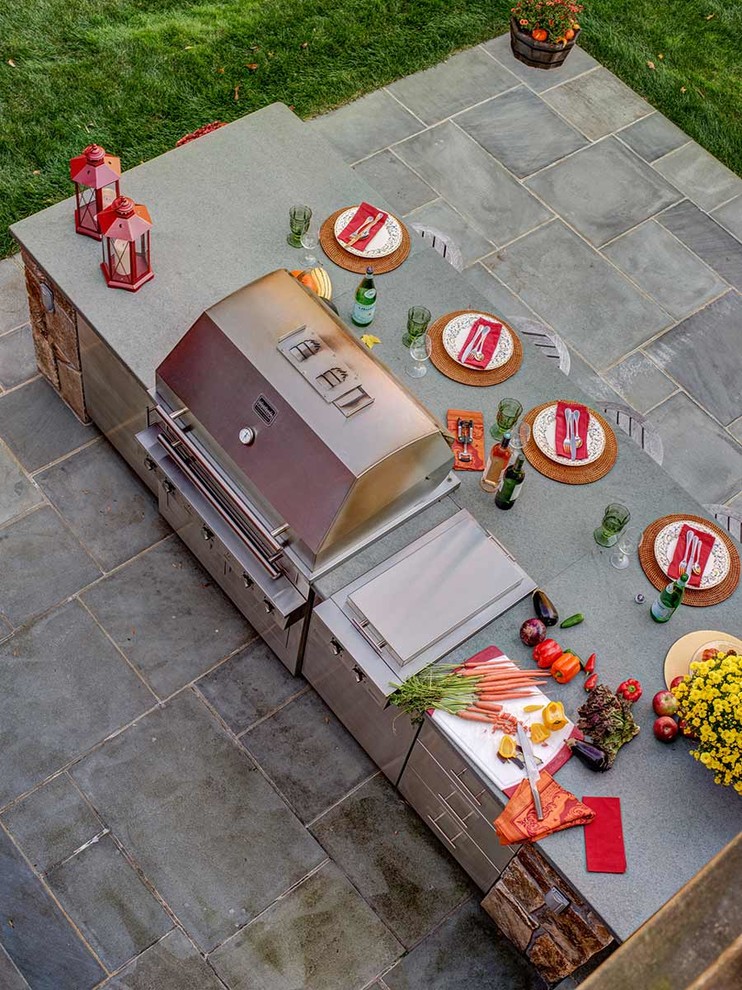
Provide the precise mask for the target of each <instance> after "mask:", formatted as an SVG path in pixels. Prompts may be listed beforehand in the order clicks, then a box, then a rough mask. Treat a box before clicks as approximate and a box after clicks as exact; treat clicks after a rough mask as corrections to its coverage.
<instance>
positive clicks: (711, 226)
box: [0, 200, 742, 401]
mask: <svg viewBox="0 0 742 990" xmlns="http://www.w3.org/2000/svg"><path fill="white" fill-rule="evenodd" d="M657 219H658V221H659V222H660V223H661V224H662V226H663V227H667V229H668V230H669V231H671V233H673V234H674V235H675V236H676V237H677V238H679V239H680V240H681V241H682V242H683V244H685V245H687V247H689V248H690V249H691V251H693V252H695V254H697V255H698V257H699V258H701V259H702V260H703V261H705V262H706V264H707V265H709V266H710V267H711V268H713V269H714V271H716V272H718V273H719V275H721V276H722V278H725V279H726V280H727V282H729V283H730V284H731V285H733V286H735V287H736V288H737V289H742V243H740V241H738V240H737V238H736V237H732V235H731V234H730V233H729V231H727V230H725V229H724V228H723V227H721V226H720V225H719V224H718V223H717V222H716V221H715V220H713V219H712V218H711V217H709V216H707V215H706V214H705V213H703V212H702V211H701V210H699V209H698V207H697V206H694V205H693V203H691V202H689V201H687V200H685V201H684V202H682V203H678V204H677V206H672V207H671V208H670V209H669V210H665V212H664V213H662V214H660V216H659V217H658V218H657ZM0 401H1V400H0Z"/></svg>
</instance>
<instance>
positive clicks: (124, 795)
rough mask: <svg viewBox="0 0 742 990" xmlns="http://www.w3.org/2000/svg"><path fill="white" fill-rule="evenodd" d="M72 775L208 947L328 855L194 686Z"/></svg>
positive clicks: (190, 930) (190, 929) (108, 744)
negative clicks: (222, 724) (216, 719)
mask: <svg viewBox="0 0 742 990" xmlns="http://www.w3.org/2000/svg"><path fill="white" fill-rule="evenodd" d="M72 775H73V777H74V778H75V780H76V781H77V782H78V784H79V785H80V786H81V788H82V789H83V791H84V792H85V794H86V795H87V796H88V797H89V798H90V799H91V800H92V802H93V804H94V805H95V807H96V808H97V809H98V810H99V812H100V813H101V815H102V816H103V817H104V819H105V820H106V822H107V823H108V824H109V826H110V827H111V829H112V830H113V831H114V833H115V834H116V836H117V838H118V839H120V841H121V843H122V845H123V846H124V848H125V849H127V851H128V852H129V853H130V854H131V855H132V856H133V857H134V859H135V860H136V862H137V863H138V864H139V865H140V866H141V868H142V869H143V870H144V874H145V876H147V877H148V878H149V880H150V881H151V882H152V883H153V884H154V886H155V888H156V889H157V890H158V892H159V893H160V894H161V895H162V897H163V898H164V900H165V901H166V903H167V904H169V905H170V906H171V907H172V909H173V910H174V912H175V914H176V915H177V917H178V918H179V920H180V921H181V922H182V924H183V925H184V926H185V929H186V931H187V932H188V934H189V935H190V936H191V937H192V938H193V939H194V940H195V941H196V943H197V944H198V945H199V947H200V948H201V949H202V950H203V951H208V950H210V949H213V948H214V947H215V946H216V945H218V944H219V943H220V942H223V941H224V939H226V938H228V937H229V936H230V935H232V934H234V932H235V931H236V929H237V928H238V927H240V926H241V925H244V924H246V923H247V922H248V921H250V920H252V919H253V918H254V917H256V915H258V914H259V913H260V912H261V911H263V910H265V908H267V907H268V905H270V904H272V903H273V901H274V900H275V899H276V898H277V897H279V896H280V895H281V894H283V893H284V892H285V891H286V890H288V888H289V887H291V886H292V885H293V884H295V883H297V882H298V881H299V880H301V879H302V877H304V876H306V875H307V874H308V873H309V872H311V870H313V869H314V868H315V867H316V866H318V865H319V864H320V863H321V862H322V861H323V859H324V858H325V854H324V852H323V851H322V849H321V848H320V846H319V845H318V844H317V843H316V842H315V840H314V839H313V838H312V837H311V836H310V835H309V834H308V833H307V831H306V830H305V829H304V828H303V827H302V825H301V824H300V822H299V821H298V819H297V818H296V817H295V816H294V815H293V814H292V812H291V811H290V810H289V809H288V808H287V807H286V805H285V803H284V802H283V801H282V800H281V798H280V797H279V796H278V794H277V793H276V792H275V790H274V789H273V788H272V787H271V786H270V784H269V783H268V782H267V781H266V779H265V778H264V777H263V776H262V774H261V773H260V772H259V771H258V770H256V769H255V767H254V764H253V763H252V761H251V760H250V758H249V757H248V756H247V754H246V753H245V751H244V750H243V749H242V748H241V747H240V746H238V745H237V744H236V743H235V742H234V741H233V740H232V739H230V738H229V737H228V736H227V734H226V733H225V732H224V730H223V729H221V728H220V727H219V726H218V724H217V723H216V722H215V721H214V719H213V718H212V717H211V715H210V714H209V713H208V711H207V709H206V707H205V706H204V705H203V704H202V702H200V701H199V700H198V699H197V698H196V697H195V696H194V695H193V694H192V693H191V692H185V693H182V694H180V695H178V697H176V698H174V699H173V700H172V701H170V702H169V703H168V704H167V705H165V706H164V707H162V708H159V709H157V710H156V711H154V712H151V713H150V714H149V715H147V716H146V717H145V718H143V719H140V721H138V722H137V723H136V724H135V725H133V726H132V727H131V728H130V729H128V730H127V731H126V732H124V733H121V734H120V735H118V736H116V737H115V738H114V739H111V740H109V741H108V742H106V744H105V745H104V746H102V747H100V748H99V749H97V750H95V752H93V753H91V754H90V755H89V756H87V757H86V758H85V759H84V760H83V761H82V762H81V763H79V764H78V765H77V766H76V767H75V769H74V771H73V774H72Z"/></svg>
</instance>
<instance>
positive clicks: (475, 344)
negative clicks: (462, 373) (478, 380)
mask: <svg viewBox="0 0 742 990" xmlns="http://www.w3.org/2000/svg"><path fill="white" fill-rule="evenodd" d="M441 341H442V343H443V346H444V348H445V350H446V353H447V354H448V356H449V357H452V358H453V359H454V361H456V362H457V363H458V364H460V365H462V367H464V368H474V369H475V370H477V371H492V369H493V368H500V367H502V365H503V364H507V362H508V361H509V360H510V358H511V357H512V356H513V335H512V334H511V333H510V331H509V330H508V328H507V327H506V326H505V325H504V324H503V323H500V322H499V321H498V320H496V319H495V318H494V317H493V316H490V315H489V314H488V313H474V312H470V313H462V314H461V315H460V316H454V317H453V319H451V320H449V321H448V323H447V324H446V325H445V327H444V328H443V332H442V334H441Z"/></svg>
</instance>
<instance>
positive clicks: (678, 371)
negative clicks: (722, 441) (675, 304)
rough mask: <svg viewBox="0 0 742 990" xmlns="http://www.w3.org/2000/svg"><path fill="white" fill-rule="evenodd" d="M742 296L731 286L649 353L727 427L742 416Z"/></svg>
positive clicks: (651, 347) (680, 324)
mask: <svg viewBox="0 0 742 990" xmlns="http://www.w3.org/2000/svg"><path fill="white" fill-rule="evenodd" d="M741 342H742V295H740V293H738V292H735V291H734V289H730V290H729V291H728V292H727V293H726V295H723V296H721V298H719V299H716V300H715V301H714V302H711V303H709V304H708V306H705V307H704V308H703V309H701V310H699V312H697V313H694V314H693V316H689V317H688V319H687V320H683V322H682V323H679V324H678V325H677V326H675V327H673V328H672V329H671V330H668V331H667V333H665V334H663V335H662V336H661V337H660V338H659V339H658V340H656V341H655V342H654V343H653V344H650V345H649V346H648V347H647V353H648V354H649V355H650V356H651V358H652V360H653V361H655V362H656V363H657V364H658V365H659V366H660V367H661V368H664V369H665V370H666V371H667V373H668V374H670V375H672V377H673V378H674V379H675V380H676V381H677V382H679V383H680V384H681V385H682V386H683V388H684V389H685V390H686V391H687V392H688V394H689V395H691V396H692V397H693V398H694V399H695V400H696V402H698V403H700V405H701V406H703V407H704V409H708V411H709V412H710V413H712V415H714V416H715V417H716V418H717V419H718V420H719V422H720V423H723V424H724V425H725V426H726V425H727V424H729V423H732V422H733V421H734V420H735V419H737V418H738V417H739V416H742V389H741V388H740V382H742V347H741V346H740V343H741Z"/></svg>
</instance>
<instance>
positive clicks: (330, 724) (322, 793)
mask: <svg viewBox="0 0 742 990" xmlns="http://www.w3.org/2000/svg"><path fill="white" fill-rule="evenodd" d="M241 740H242V743H243V745H244V746H245V747H246V749H247V751H248V752H249V753H250V754H251V756H253V757H254V758H255V760H256V761H257V762H258V763H259V764H260V766H261V767H262V768H263V770H265V772H266V773H267V774H268V776H269V777H270V778H271V780H273V781H274V783H275V784H276V786H277V787H278V788H279V790H280V791H281V793H282V794H284V795H285V797H286V798H287V800H288V801H290V802H291V804H292V806H293V807H294V809H295V810H296V813H297V814H298V815H299V817H300V818H301V819H302V821H305V822H308V821H311V819H312V818H315V817H316V816H317V815H319V814H321V813H322V812H323V811H326V810H327V808H329V807H330V805H331V804H334V803H335V801H339V800H340V798H342V797H343V796H344V795H345V794H347V793H348V791H349V790H351V788H353V787H355V786H356V785H357V784H360V783H362V781H364V780H366V779H367V778H368V777H370V776H371V775H372V774H373V773H374V772H375V771H376V766H375V764H374V763H373V762H372V760H370V759H369V757H368V756H366V754H365V753H364V751H363V750H362V749H361V747H360V746H359V745H358V743H357V742H356V741H355V739H354V738H353V737H352V736H351V735H350V733H349V732H347V731H346V729H345V728H344V727H343V726H342V725H341V724H340V722H339V721H338V720H337V718H336V717H335V716H334V715H333V713H332V712H331V711H330V709H329V708H328V707H327V705H325V703H324V702H323V701H322V699H321V698H320V697H319V695H317V694H315V693H314V692H313V691H312V692H310V693H308V694H303V695H301V696H300V697H299V698H297V699H296V700H295V701H292V702H291V703H290V704H288V705H286V706H285V707H284V708H281V709H280V711H277V712H276V714H275V715H271V717H270V718H268V719H266V720H265V721H263V722H260V724H259V725H256V726H255V728H253V729H250V731H249V732H247V733H245V735H244V736H242V737H241Z"/></svg>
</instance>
